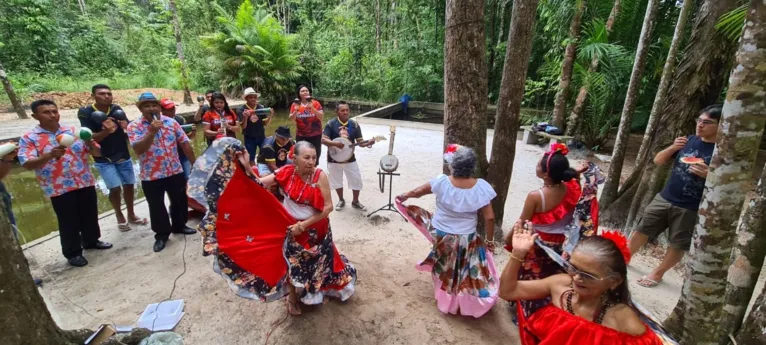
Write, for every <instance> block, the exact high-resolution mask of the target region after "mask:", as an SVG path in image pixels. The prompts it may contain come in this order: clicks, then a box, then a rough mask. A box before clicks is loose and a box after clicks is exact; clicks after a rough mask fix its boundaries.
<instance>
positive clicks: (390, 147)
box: [388, 131, 396, 156]
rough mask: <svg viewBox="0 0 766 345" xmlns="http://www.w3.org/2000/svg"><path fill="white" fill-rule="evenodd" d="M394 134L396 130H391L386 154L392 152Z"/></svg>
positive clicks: (391, 153)
mask: <svg viewBox="0 0 766 345" xmlns="http://www.w3.org/2000/svg"><path fill="white" fill-rule="evenodd" d="M395 135H396V132H394V131H391V141H390V142H389V143H388V155H389V156H390V155H393V154H394V136H395Z"/></svg>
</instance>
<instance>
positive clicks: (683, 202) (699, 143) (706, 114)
mask: <svg viewBox="0 0 766 345" xmlns="http://www.w3.org/2000/svg"><path fill="white" fill-rule="evenodd" d="M721 110H722V109H721V106H720V105H712V106H709V107H707V108H705V109H702V111H701V112H700V115H699V117H698V118H697V127H696V129H697V131H696V135H690V136H688V137H679V138H676V140H675V142H673V145H670V147H668V148H666V149H664V150H662V151H660V152H659V153H657V155H656V156H654V164H657V165H665V164H668V163H670V162H673V169H672V170H671V173H670V174H671V175H670V179H669V180H668V182H667V184H666V185H665V189H663V190H662V192H661V193H660V194H657V196H655V197H654V200H652V202H651V203H650V204H649V206H647V207H646V209H645V210H644V216H643V217H642V218H641V220H640V221H639V224H638V226H637V227H636V229H634V231H633V234H631V236H630V243H629V246H630V252H631V253H633V254H635V253H636V252H638V251H639V250H640V249H641V247H642V246H643V245H644V244H646V242H647V241H649V238H650V237H655V236H658V235H659V234H661V233H662V232H663V231H665V229H666V228H667V229H669V230H668V243H669V245H668V249H667V252H666V253H665V258H663V260H662V262H661V263H660V265H659V266H658V267H657V268H655V269H654V270H653V271H652V272H651V273H649V274H648V275H646V276H644V277H643V278H641V279H639V280H638V284H639V285H641V286H643V287H648V288H651V287H655V286H657V285H658V284H659V283H661V282H662V277H663V276H664V275H665V272H667V271H668V270H669V269H671V268H673V266H675V265H676V264H678V263H679V262H681V259H683V257H684V255H685V254H686V252H687V251H689V248H691V243H692V236H693V235H694V228H695V226H696V225H697V217H698V215H697V211H698V210H699V204H700V201H701V200H702V192H703V191H704V189H705V179H707V174H708V165H710V159H711V158H713V150H715V142H716V138H717V136H718V121H719V120H720V119H721ZM693 158H696V162H692V163H685V162H690V161H692V159H693Z"/></svg>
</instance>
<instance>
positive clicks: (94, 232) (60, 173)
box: [19, 99, 112, 267]
mask: <svg viewBox="0 0 766 345" xmlns="http://www.w3.org/2000/svg"><path fill="white" fill-rule="evenodd" d="M31 108H32V117H33V118H34V119H35V120H37V121H38V122H39V124H38V125H37V126H36V127H35V128H34V129H33V130H31V131H29V132H27V133H24V136H22V137H21V140H20V141H19V162H20V163H21V165H22V166H23V167H24V168H26V169H29V170H34V171H35V175H37V182H38V183H40V187H42V189H43V192H44V193H45V196H47V197H50V199H51V204H53V210H54V211H55V212H56V218H57V219H58V223H59V236H60V237H61V249H62V251H63V253H64V257H66V258H67V261H69V264H70V265H72V266H77V267H82V266H85V265H87V264H88V260H85V258H84V257H83V256H82V250H83V248H85V249H109V248H112V245H111V244H110V243H107V242H103V241H100V240H99V238H100V237H101V228H100V227H99V225H98V204H97V201H96V188H95V187H94V186H95V179H94V178H93V174H91V172H90V167H89V166H88V154H90V155H92V156H94V157H98V156H100V155H101V148H100V147H99V146H98V144H96V142H94V141H93V140H88V141H87V142H85V141H82V140H80V139H76V140H75V141H74V144H72V145H71V146H69V147H64V146H62V145H60V144H59V142H58V140H57V139H56V137H57V136H58V135H62V134H68V135H71V136H74V133H75V128H74V127H73V126H65V125H59V110H58V106H56V103H54V102H53V101H49V100H45V99H41V100H37V101H34V102H32V105H31Z"/></svg>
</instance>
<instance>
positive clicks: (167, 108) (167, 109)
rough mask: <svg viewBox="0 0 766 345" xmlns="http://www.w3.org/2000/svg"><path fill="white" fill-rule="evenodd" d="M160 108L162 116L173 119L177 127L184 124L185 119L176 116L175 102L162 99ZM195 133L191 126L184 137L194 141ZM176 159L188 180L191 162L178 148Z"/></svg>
mask: <svg viewBox="0 0 766 345" xmlns="http://www.w3.org/2000/svg"><path fill="white" fill-rule="evenodd" d="M160 107H162V115H164V116H167V117H169V118H171V119H175V120H176V122H178V124H179V125H181V126H182V127H183V126H184V125H185V124H186V119H184V117H183V116H179V115H176V104H175V102H173V101H171V100H169V99H167V98H163V99H162V100H160ZM184 132H187V131H186V129H184ZM196 133H197V128H196V127H194V126H193V125H192V127H191V131H188V132H187V133H186V136H187V137H188V138H189V139H190V140H194V135H195V134H196ZM178 159H179V160H180V161H181V167H183V168H184V177H185V178H186V179H187V180H188V179H189V173H191V162H189V159H188V158H186V154H184V151H183V149H182V148H181V147H180V146H179V147H178Z"/></svg>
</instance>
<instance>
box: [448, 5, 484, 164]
mask: <svg viewBox="0 0 766 345" xmlns="http://www.w3.org/2000/svg"><path fill="white" fill-rule="evenodd" d="M445 15H446V21H447V23H446V29H445V31H446V32H445V36H444V147H445V148H446V147H447V145H449V144H461V145H464V146H468V147H470V148H472V149H474V150H475V151H476V155H477V157H478V159H479V167H478V172H477V174H478V176H480V177H484V176H485V175H486V173H487V165H488V163H487V148H486V146H487V57H486V55H485V52H486V49H485V46H486V41H485V39H484V1H473V0H448V1H447V7H446V11H445ZM444 170H445V173H448V172H449V171H448V168H447V167H446V166H445V167H444Z"/></svg>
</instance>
